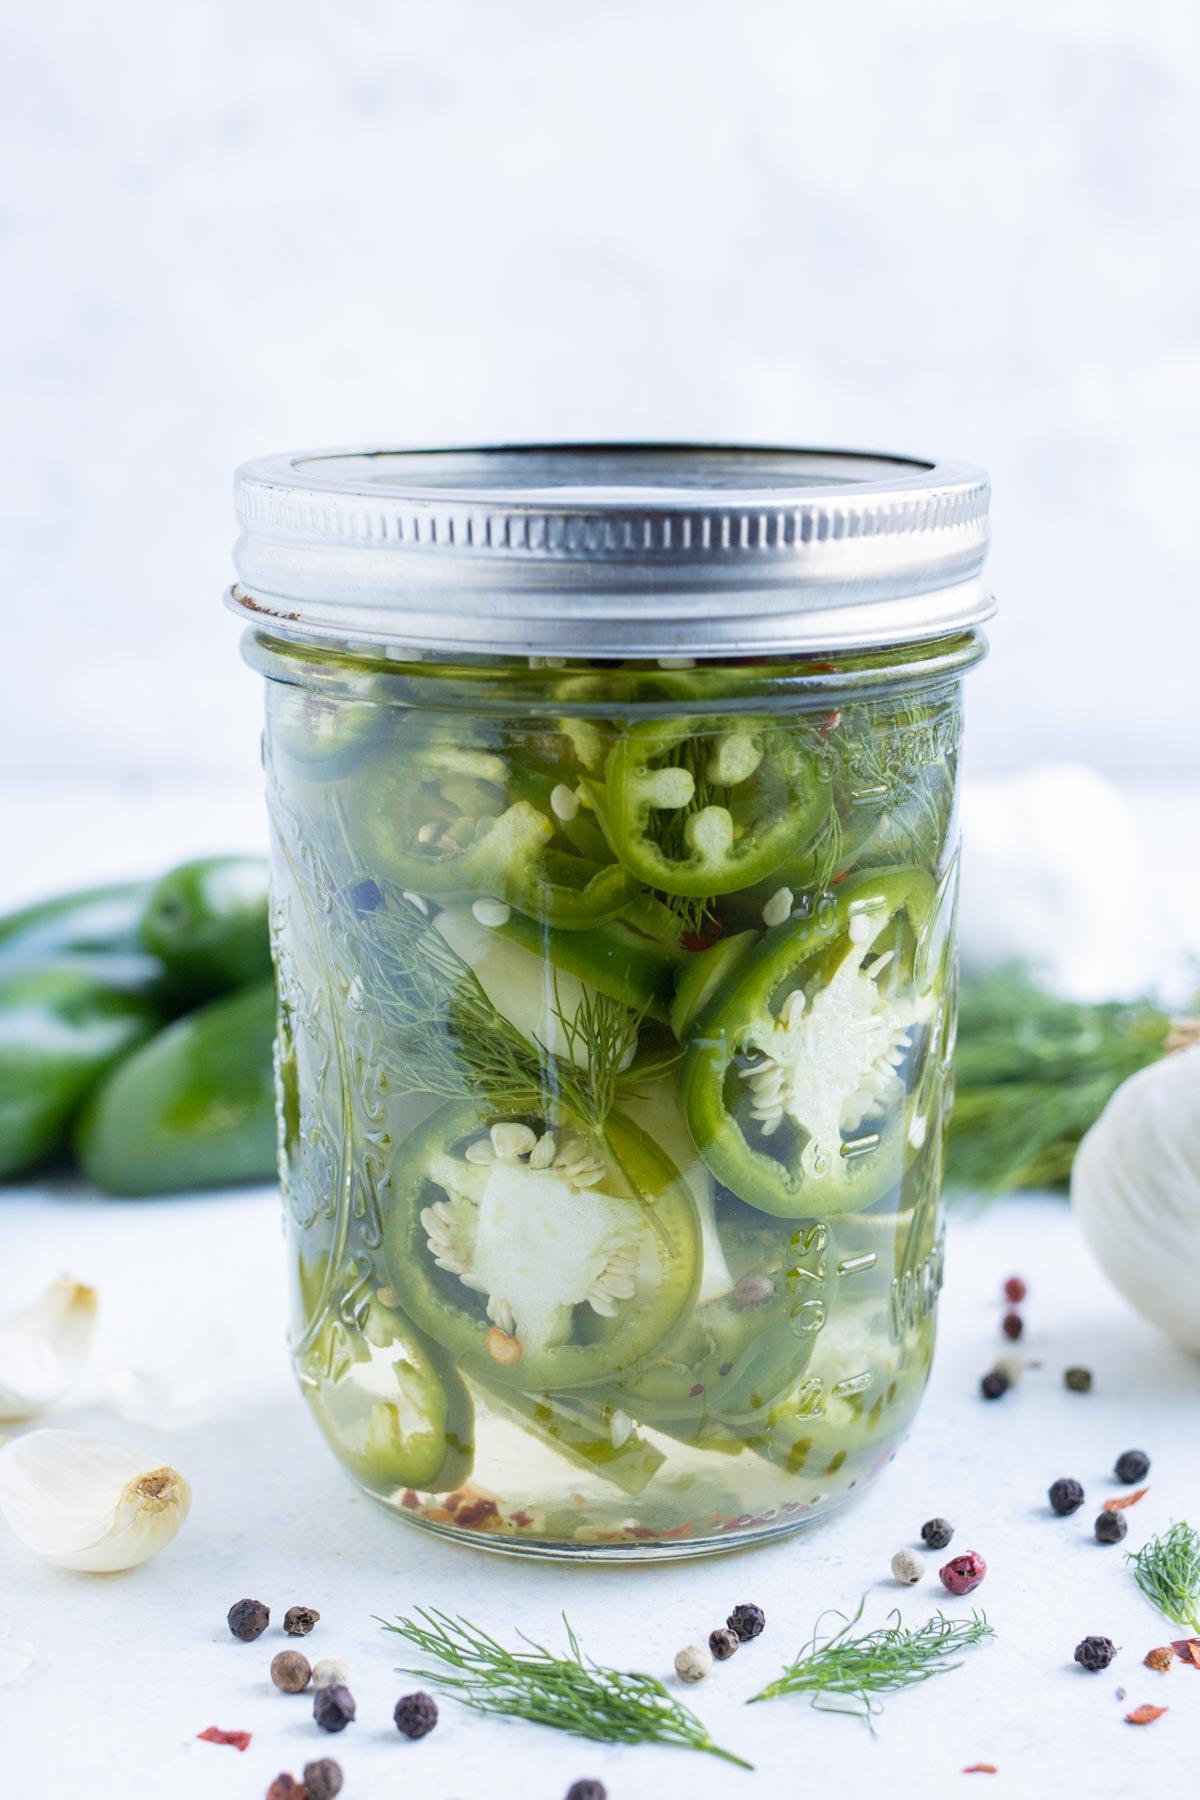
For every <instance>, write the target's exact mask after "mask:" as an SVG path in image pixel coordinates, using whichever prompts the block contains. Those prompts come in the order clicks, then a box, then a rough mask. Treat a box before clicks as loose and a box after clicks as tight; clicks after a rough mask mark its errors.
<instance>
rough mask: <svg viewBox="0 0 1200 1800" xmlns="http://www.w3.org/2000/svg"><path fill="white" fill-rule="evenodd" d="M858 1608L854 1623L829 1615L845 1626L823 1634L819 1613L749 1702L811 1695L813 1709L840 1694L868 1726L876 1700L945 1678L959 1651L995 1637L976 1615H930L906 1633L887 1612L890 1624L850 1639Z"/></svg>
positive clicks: (895, 1615) (981, 1616)
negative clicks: (785, 1660)
mask: <svg viewBox="0 0 1200 1800" xmlns="http://www.w3.org/2000/svg"><path fill="white" fill-rule="evenodd" d="M862 1612H863V1609H862V1604H861V1603H860V1605H859V1608H858V1611H857V1612H856V1613H855V1614H854V1617H853V1618H850V1619H847V1618H846V1616H845V1614H844V1613H837V1614H835V1615H834V1616H835V1617H837V1618H840V1619H843V1620H844V1621H845V1622H844V1623H843V1625H842V1626H841V1627H840V1629H839V1630H837V1631H835V1632H832V1633H830V1634H826V1633H824V1632H823V1631H822V1626H823V1622H824V1620H825V1619H826V1618H827V1617H829V1615H828V1614H827V1613H822V1615H821V1618H819V1619H818V1620H817V1625H816V1629H815V1630H814V1632H813V1635H812V1637H811V1638H810V1639H809V1641H808V1643H807V1644H805V1646H804V1648H803V1649H802V1650H800V1651H799V1652H798V1653H797V1655H796V1656H795V1657H794V1658H793V1660H792V1661H791V1662H790V1663H789V1664H788V1665H787V1667H786V1668H785V1669H784V1671H783V1673H782V1675H779V1676H777V1677H776V1679H775V1680H774V1681H771V1682H768V1684H767V1686H766V1687H765V1688H763V1690H762V1692H761V1693H759V1694H755V1695H754V1696H753V1699H754V1700H774V1699H776V1698H777V1697H778V1696H779V1695H780V1694H811V1695H812V1696H813V1705H814V1706H818V1705H820V1704H821V1697H822V1696H823V1695H830V1694H841V1695H845V1696H848V1697H849V1698H850V1699H852V1700H857V1701H858V1703H859V1704H858V1706H857V1707H856V1708H854V1710H855V1711H856V1712H858V1713H860V1714H861V1716H862V1717H863V1718H865V1719H867V1720H868V1722H869V1721H870V1718H871V1715H872V1713H875V1712H878V1711H879V1710H880V1708H879V1702H878V1700H877V1699H876V1696H877V1695H879V1694H886V1693H892V1692H894V1691H895V1690H897V1689H899V1688H906V1687H913V1686H915V1685H916V1683H917V1682H920V1681H928V1680H929V1679H930V1677H931V1676H933V1675H944V1674H946V1673H947V1672H948V1671H949V1670H950V1669H957V1668H958V1667H959V1666H960V1665H959V1663H958V1662H957V1661H952V1660H951V1658H956V1657H957V1656H958V1654H959V1652H960V1651H962V1650H966V1649H968V1648H969V1647H970V1646H971V1645H972V1644H978V1643H980V1642H981V1641H982V1640H983V1639H984V1638H987V1637H992V1636H994V1635H995V1634H994V1632H993V1630H992V1627H991V1626H990V1625H989V1624H988V1622H987V1618H986V1617H985V1615H984V1614H983V1613H981V1612H976V1613H973V1614H972V1616H971V1617H970V1618H969V1619H948V1618H947V1617H946V1616H945V1614H944V1613H941V1612H939V1613H935V1614H934V1616H933V1618H932V1619H927V1620H926V1621H925V1623H924V1625H920V1626H918V1627H917V1629H916V1630H915V1631H910V1630H909V1629H908V1628H907V1626H905V1625H904V1624H903V1622H902V1621H901V1618H900V1614H899V1613H896V1612H894V1613H892V1614H891V1615H890V1617H891V1619H892V1620H894V1623H893V1624H889V1625H881V1626H879V1627H877V1628H876V1629H875V1630H874V1631H865V1632H863V1633H861V1635H860V1636H858V1637H852V1636H850V1632H851V1630H852V1628H853V1627H854V1626H855V1625H857V1624H858V1621H859V1620H860V1619H861V1618H862Z"/></svg>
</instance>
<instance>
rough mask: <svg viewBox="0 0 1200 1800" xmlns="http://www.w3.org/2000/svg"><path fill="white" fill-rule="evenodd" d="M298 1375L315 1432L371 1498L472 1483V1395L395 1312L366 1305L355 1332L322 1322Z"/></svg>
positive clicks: (333, 1320) (375, 1302)
mask: <svg viewBox="0 0 1200 1800" xmlns="http://www.w3.org/2000/svg"><path fill="white" fill-rule="evenodd" d="M302 1285H303V1286H306V1287H311V1286H313V1285H314V1284H313V1283H312V1282H307V1281H305V1280H304V1279H303V1277H302ZM315 1285H318V1286H319V1282H318V1283H316V1284H315ZM298 1373H299V1376H300V1385H301V1388H302V1390H303V1392H304V1396H305V1399H306V1400H307V1401H308V1404H309V1406H310V1408H311V1409H312V1414H313V1417H314V1418H315V1420H316V1422H317V1424H318V1425H319V1426H320V1428H321V1431H322V1433H323V1434H324V1436H325V1437H326V1438H327V1439H328V1441H329V1443H330V1445H331V1446H332V1448H333V1449H334V1450H335V1451H336V1453H337V1454H338V1455H339V1456H340V1457H341V1458H342V1460H343V1461H344V1462H345V1463H347V1464H348V1465H349V1467H350V1468H351V1470H352V1471H353V1472H354V1474H355V1475H357V1476H358V1478H359V1480H360V1481H363V1482H365V1483H366V1485H367V1486H368V1487H370V1488H373V1489H374V1490H375V1491H376V1492H386V1493H390V1492H392V1491H393V1490H394V1489H396V1488H419V1489H421V1490H422V1491H423V1492H425V1493H435V1494H436V1493H447V1492H449V1491H450V1489H452V1488H456V1487H459V1486H461V1484H462V1483H463V1482H464V1481H465V1480H466V1479H467V1477H468V1476H469V1475H470V1473H471V1466H472V1461H473V1458H474V1435H475V1409H474V1406H473V1405H472V1403H471V1396H470V1394H469V1393H468V1392H467V1389H466V1385H465V1383H464V1382H463V1379H462V1377H461V1376H460V1375H459V1373H458V1371H457V1369H456V1368H455V1367H454V1364H453V1361H452V1360H451V1358H450V1357H448V1356H447V1355H446V1353H445V1351H444V1350H442V1349H441V1348H440V1347H439V1346H438V1345H437V1344H434V1343H431V1342H430V1340H429V1339H428V1338H427V1337H425V1336H424V1334H423V1333H422V1332H420V1331H418V1330H417V1329H416V1328H415V1327H414V1326H413V1325H412V1324H411V1323H410V1321H409V1320H408V1319H406V1318H405V1317H404V1315H403V1314H402V1313H400V1312H398V1311H396V1309H395V1308H394V1307H391V1306H385V1305H384V1304H383V1303H382V1302H381V1301H380V1300H379V1299H378V1298H375V1299H372V1301H371V1303H370V1306H369V1309H368V1311H367V1316H366V1319H365V1321H364V1323H363V1326H362V1329H361V1331H359V1330H355V1329H354V1328H353V1327H351V1326H349V1325H347V1324H345V1323H344V1321H343V1320H342V1319H341V1318H338V1317H335V1316H331V1317H330V1318H328V1319H327V1320H326V1322H325V1324H324V1325H323V1326H322V1327H321V1330H320V1331H319V1332H318V1333H317V1336H316V1337H315V1339H314V1340H313V1342H312V1344H311V1345H310V1347H309V1349H308V1350H307V1351H306V1352H305V1354H304V1356H303V1358H302V1359H301V1361H300V1365H299V1369H298Z"/></svg>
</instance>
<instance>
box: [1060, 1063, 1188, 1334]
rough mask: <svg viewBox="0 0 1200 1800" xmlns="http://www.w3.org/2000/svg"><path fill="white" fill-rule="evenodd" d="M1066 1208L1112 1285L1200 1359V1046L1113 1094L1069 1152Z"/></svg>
mask: <svg viewBox="0 0 1200 1800" xmlns="http://www.w3.org/2000/svg"><path fill="white" fill-rule="evenodd" d="M1071 1203H1072V1205H1073V1207H1074V1209H1075V1215H1076V1217H1077V1218H1078V1220H1079V1223H1080V1226H1081V1228H1082V1230H1083V1235H1084V1237H1085V1238H1086V1240H1087V1242H1088V1245H1089V1247H1090V1249H1091V1251H1092V1254H1093V1255H1094V1256H1095V1258H1096V1261H1097V1262H1098V1263H1099V1264H1100V1267H1101V1268H1102V1269H1103V1270H1104V1272H1105V1274H1106V1275H1107V1276H1108V1278H1109V1280H1110V1281H1111V1282H1112V1284H1113V1286H1114V1287H1115V1288H1116V1289H1117V1290H1118V1291H1119V1292H1120V1293H1121V1294H1123V1295H1124V1296H1125V1298H1126V1300H1128V1301H1129V1303H1130V1305H1131V1306H1133V1307H1135V1308H1136V1310H1137V1311H1138V1312H1140V1313H1141V1314H1142V1316H1143V1317H1144V1318H1146V1319H1149V1320H1150V1322H1151V1324H1153V1325H1157V1326H1158V1327H1159V1329H1160V1330H1162V1331H1165V1332H1166V1334H1167V1336H1168V1337H1170V1338H1173V1339H1174V1341H1175V1342H1176V1343H1177V1344H1182V1345H1184V1346H1185V1347H1186V1348H1187V1349H1189V1350H1194V1351H1197V1352H1200V1045H1197V1046H1195V1047H1193V1048H1192V1049H1187V1050H1176V1051H1173V1052H1172V1053H1171V1055H1169V1056H1165V1057H1164V1058H1163V1059H1162V1061H1161V1062H1157V1063H1152V1064H1151V1065H1150V1067H1149V1068H1146V1069H1142V1070H1140V1071H1139V1072H1138V1073H1137V1074H1136V1075H1133V1076H1131V1077H1130V1078H1129V1080H1128V1081H1125V1082H1123V1083H1122V1085H1121V1086H1120V1087H1119V1088H1118V1089H1117V1091H1116V1093H1115V1094H1114V1095H1113V1097H1112V1099H1111V1100H1110V1101H1109V1103H1108V1105H1107V1106H1106V1107H1105V1109H1104V1111H1103V1112H1102V1113H1101V1115H1100V1117H1099V1118H1098V1119H1097V1121H1096V1123H1095V1124H1094V1125H1093V1126H1092V1128H1091V1130H1090V1131H1089V1132H1088V1134H1087V1136H1086V1137H1085V1138H1084V1140H1083V1142H1082V1144H1081V1145H1080V1146H1079V1149H1078V1151H1077V1152H1076V1156H1075V1167H1074V1170H1073V1172H1072V1175H1071Z"/></svg>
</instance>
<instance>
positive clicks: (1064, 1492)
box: [1050, 1475, 1083, 1519]
mask: <svg viewBox="0 0 1200 1800" xmlns="http://www.w3.org/2000/svg"><path fill="white" fill-rule="evenodd" d="M1050 1504H1051V1506H1052V1507H1053V1508H1054V1510H1055V1512H1056V1513H1057V1514H1058V1515H1059V1517H1060V1518H1062V1519H1065V1518H1067V1517H1069V1515H1070V1514H1071V1513H1073V1512H1078V1511H1079V1508H1080V1507H1081V1506H1082V1505H1083V1489H1082V1487H1080V1485H1079V1483H1078V1482H1077V1481H1076V1480H1075V1479H1074V1478H1073V1477H1072V1476H1070V1475H1060V1476H1059V1478H1058V1480H1057V1481H1055V1482H1052V1483H1051V1485H1050Z"/></svg>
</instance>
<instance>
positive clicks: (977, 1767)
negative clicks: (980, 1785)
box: [963, 1763, 999, 1775]
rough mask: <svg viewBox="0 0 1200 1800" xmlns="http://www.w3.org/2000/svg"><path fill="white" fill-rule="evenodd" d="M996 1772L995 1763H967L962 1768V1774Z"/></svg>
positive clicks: (993, 1773)
mask: <svg viewBox="0 0 1200 1800" xmlns="http://www.w3.org/2000/svg"><path fill="white" fill-rule="evenodd" d="M998 1772H999V1771H998V1770H997V1768H996V1765H995V1763H968V1764H967V1766H966V1768H965V1769H964V1770H963V1774H964V1775H995V1774H997V1773H998Z"/></svg>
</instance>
